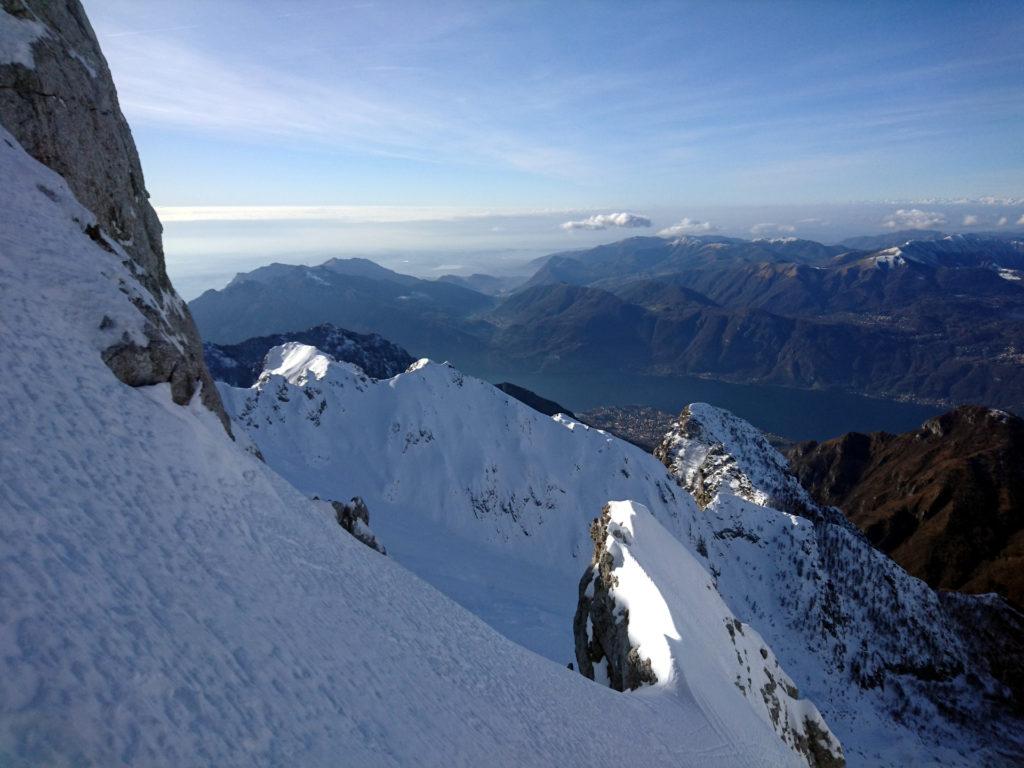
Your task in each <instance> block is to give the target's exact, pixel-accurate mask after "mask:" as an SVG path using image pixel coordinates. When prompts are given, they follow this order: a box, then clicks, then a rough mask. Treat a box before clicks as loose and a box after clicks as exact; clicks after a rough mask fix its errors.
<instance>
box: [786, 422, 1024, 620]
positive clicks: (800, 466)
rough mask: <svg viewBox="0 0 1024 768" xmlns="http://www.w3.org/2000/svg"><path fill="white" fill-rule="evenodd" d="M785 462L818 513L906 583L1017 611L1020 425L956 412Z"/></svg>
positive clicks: (1021, 546)
mask: <svg viewBox="0 0 1024 768" xmlns="http://www.w3.org/2000/svg"><path fill="white" fill-rule="evenodd" d="M788 458H789V461H790V467H791V468H792V470H793V472H794V474H795V475H796V476H797V478H798V479H799V480H800V482H801V483H802V484H803V485H804V487H805V488H807V490H808V491H809V492H810V493H811V495H812V496H814V498H815V499H816V500H817V501H818V502H819V503H821V504H827V505H832V506H836V507H839V508H840V509H842V510H843V512H844V513H845V514H846V516H847V517H848V518H849V519H850V520H851V521H852V522H853V523H855V524H856V525H857V526H858V527H859V528H860V529H861V530H862V531H863V532H864V534H865V535H866V536H867V538H868V539H869V540H870V541H871V543H872V544H874V545H875V546H876V547H878V548H879V549H881V550H882V551H883V552H886V553H887V554H889V555H890V556H891V557H892V558H893V559H894V560H896V562H898V563H899V564H900V565H902V566H903V567H904V568H905V569H906V570H907V571H908V572H910V573H911V574H913V575H915V576H917V577H918V578H920V579H923V580H924V581H926V582H928V584H930V585H931V586H933V587H936V588H939V589H953V590H960V591H964V592H968V593H983V592H996V593H998V594H1000V595H1002V596H1003V597H1005V598H1007V599H1008V600H1010V601H1011V602H1012V603H1014V604H1015V605H1017V606H1018V607H1020V606H1022V605H1024V569H1022V568H1021V567H1020V563H1021V562H1024V420H1021V419H1020V418H1017V417H1016V416H1013V415H1011V414H1008V413H1003V412H1000V411H993V410H991V409H988V408H981V407H978V406H963V407H960V408H957V409H955V410H953V411H950V412H949V413H946V414H944V415H942V416H939V417H936V418H934V419H929V420H928V421H927V422H925V423H924V424H923V425H922V426H921V427H920V428H919V429H916V430H914V431H912V432H907V433H905V434H901V435H891V434H887V433H884V432H876V433H872V434H870V435H864V434H858V433H855V432H851V433H849V434H846V435H843V436H841V437H837V438H835V439H832V440H826V441H825V442H822V443H815V442H810V443H801V444H799V445H797V446H794V447H793V448H792V449H791V450H789V451H788Z"/></svg>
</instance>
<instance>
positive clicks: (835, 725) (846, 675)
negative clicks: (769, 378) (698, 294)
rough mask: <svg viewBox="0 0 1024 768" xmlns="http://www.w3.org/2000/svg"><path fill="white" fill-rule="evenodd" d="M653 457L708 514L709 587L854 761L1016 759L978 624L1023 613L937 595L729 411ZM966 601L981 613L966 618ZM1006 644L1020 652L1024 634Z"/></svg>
mask: <svg viewBox="0 0 1024 768" xmlns="http://www.w3.org/2000/svg"><path fill="white" fill-rule="evenodd" d="M657 453H658V455H659V456H660V457H661V458H662V459H663V460H664V461H665V463H666V464H667V465H668V466H669V467H670V469H672V471H673V473H674V474H675V475H676V476H677V477H678V478H679V481H680V484H681V485H682V487H684V488H686V489H687V490H689V491H690V492H691V493H692V494H693V495H694V497H695V498H696V499H698V500H700V502H701V504H702V506H703V507H704V509H703V511H702V516H703V517H704V519H705V520H706V521H707V523H708V524H709V526H710V531H707V530H705V531H703V532H701V533H699V534H698V535H699V536H701V537H702V538H701V539H700V540H698V541H697V542H696V544H697V545H698V549H699V550H700V551H703V552H705V553H706V556H705V561H706V563H707V565H708V567H709V569H710V570H711V572H712V573H713V574H714V575H715V577H716V578H715V583H716V587H717V589H718V590H719V592H720V593H721V594H722V596H723V597H724V598H725V601H726V602H727V603H728V605H729V607H730V609H731V610H732V611H733V612H734V614H735V615H736V616H737V618H739V619H740V620H742V621H744V622H746V623H749V624H751V625H753V626H754V627H756V628H757V629H758V631H759V632H760V633H761V635H762V637H764V639H765V640H766V641H767V642H768V643H769V645H770V646H771V648H772V650H773V651H774V652H775V654H776V655H777V656H778V658H779V659H780V660H781V662H782V665H783V667H784V668H785V669H786V670H787V671H788V672H789V674H790V675H791V676H792V677H793V679H794V680H795V681H797V683H798V686H799V688H800V690H801V692H803V693H804V694H806V695H807V696H808V697H809V698H810V699H811V700H812V701H814V702H815V703H817V704H818V706H819V707H820V709H821V711H822V713H823V714H824V715H825V718H826V720H827V721H828V722H829V724H830V725H831V726H832V729H833V731H834V732H835V734H836V735H837V736H838V737H839V739H840V741H841V742H842V744H843V746H844V748H845V750H846V755H847V758H848V759H849V760H850V761H851V763H857V762H859V761H863V762H864V763H866V764H869V765H877V764H887V765H907V764H915V763H916V764H922V763H924V764H927V763H931V762H936V763H937V762H942V763H943V764H947V765H949V764H953V765H976V764H979V761H980V762H981V763H983V764H988V765H1004V764H1019V763H1020V762H1024V723H1022V721H1021V720H1020V719H1019V717H1018V716H1014V714H1013V713H1012V710H1013V708H1014V705H1013V704H1012V702H1011V698H1012V695H1013V694H1012V692H1011V691H1010V690H1008V688H1007V687H1006V685H1005V684H1004V682H1003V681H1001V680H1000V679H998V678H999V677H1005V676H1003V675H1001V673H999V669H998V668H999V666H1000V665H1001V664H1002V663H1004V661H1003V660H1002V659H999V658H997V656H1000V655H1003V654H1004V653H1005V651H1004V650H1003V649H998V648H996V647H995V646H991V647H990V646H987V645H986V644H985V643H984V642H982V641H981V640H980V638H981V637H982V635H983V632H979V631H978V630H979V629H981V624H983V623H984V621H986V620H987V621H989V622H993V623H999V622H1002V621H1004V620H1006V619H1008V621H1009V625H1008V626H1013V625H1014V624H1016V625H1017V626H1018V627H1019V626H1021V622H1020V618H1021V617H1020V616H1019V614H1015V612H1014V611H1012V609H1010V608H1009V607H1008V606H1006V604H1005V603H1003V602H1002V601H999V600H998V599H995V600H992V601H989V600H987V599H986V598H984V597H983V598H960V597H949V598H944V597H943V596H942V595H940V594H939V593H936V592H935V591H933V590H932V589H930V588H929V587H928V586H927V585H926V584H925V583H924V582H922V581H919V580H918V579H916V578H914V577H912V576H910V575H908V574H907V573H906V572H905V571H903V570H902V569H901V568H900V567H899V566H898V565H896V563H894V562H893V561H892V560H890V559H889V558H888V557H887V556H885V555H884V554H882V553H881V552H879V551H877V550H875V549H874V548H873V547H871V546H870V544H869V543H868V542H867V540H866V539H865V538H864V537H863V536H862V535H861V534H860V533H859V531H857V530H856V529H855V528H854V527H853V526H852V525H851V524H850V523H849V522H848V521H846V519H845V518H843V517H842V515H841V514H840V513H839V512H838V511H837V510H835V509H832V508H822V507H819V506H818V505H816V504H815V502H814V501H813V500H812V499H811V498H810V496H809V495H808V494H807V492H806V491H805V490H804V489H803V488H802V487H801V486H800V485H799V483H798V482H797V481H796V479H795V478H794V477H793V476H792V475H790V474H789V473H788V472H787V471H786V469H785V467H786V462H785V459H784V458H783V457H782V456H781V455H780V454H779V453H778V452H777V451H776V450H775V449H774V448H772V446H771V445H770V444H769V443H768V441H767V440H766V439H765V437H764V436H763V435H762V434H761V433H760V432H758V431H757V430H756V429H755V428H754V427H752V426H751V425H750V424H748V423H747V422H745V421H743V420H742V419H738V418H736V417H735V416H733V415H732V414H730V413H728V412H726V411H722V410H720V409H717V408H714V407H711V406H709V405H706V404H703V403H696V404H693V405H690V406H688V407H687V408H686V409H685V410H684V412H683V414H682V416H681V417H680V419H678V420H677V421H676V422H675V423H674V425H673V428H672V430H671V431H670V432H669V433H668V434H667V435H666V437H665V440H664V442H663V443H662V445H661V446H660V447H659V449H658V451H657ZM963 601H967V602H969V603H971V604H972V605H973V606H974V610H976V611H977V612H978V615H983V614H985V613H986V610H988V609H991V612H990V613H988V618H987V619H984V620H978V617H977V615H976V616H975V617H974V619H973V620H971V621H970V622H965V620H964V619H962V618H961V616H962V615H963V614H962V612H961V611H960V610H958V606H959V604H960V603H961V602H963ZM1004 617H1005V618H1004ZM1011 642H1015V643H1016V646H1017V648H1016V653H1018V655H1019V653H1020V650H1021V648H1020V645H1021V642H1022V641H1021V637H1020V636H1018V637H1017V638H1016V640H1015V641H1011ZM1018 695H1019V694H1018Z"/></svg>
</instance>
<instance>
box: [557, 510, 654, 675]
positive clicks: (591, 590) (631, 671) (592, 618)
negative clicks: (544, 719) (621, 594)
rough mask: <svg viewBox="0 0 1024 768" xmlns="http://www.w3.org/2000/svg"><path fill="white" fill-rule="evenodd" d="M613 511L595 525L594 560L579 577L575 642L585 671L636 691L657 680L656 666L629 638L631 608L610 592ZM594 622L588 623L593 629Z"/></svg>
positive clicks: (592, 529)
mask: <svg viewBox="0 0 1024 768" xmlns="http://www.w3.org/2000/svg"><path fill="white" fill-rule="evenodd" d="M608 519H609V509H608V507H607V506H605V508H604V510H603V511H602V512H601V516H600V517H599V518H597V519H596V520H594V523H593V525H591V526H590V537H591V538H592V539H593V540H594V558H593V560H592V561H591V563H590V567H589V568H587V570H586V572H585V573H584V574H583V578H582V579H580V596H579V603H578V604H577V606H576V616H575V618H574V619H573V622H572V631H573V638H574V640H575V646H576V663H577V664H578V665H579V671H580V674H582V675H584V676H586V677H589V678H590V679H591V680H594V679H596V678H597V677H598V675H599V673H598V672H597V670H596V669H595V667H596V666H597V667H602V672H601V673H600V676H601V677H603V676H604V675H607V677H608V687H609V688H613V689H615V690H616V691H632V690H635V689H637V688H639V687H640V686H642V685H650V684H652V683H656V682H658V678H657V676H656V675H655V674H654V672H653V671H652V670H651V660H650V659H644V658H641V657H640V654H639V653H638V651H637V649H636V647H634V646H633V645H632V644H631V643H630V641H629V611H628V610H623V609H622V608H621V607H620V606H619V605H618V604H617V603H616V602H615V600H614V599H613V598H612V597H611V595H609V593H608V592H609V590H610V589H611V588H612V587H614V586H615V584H616V578H615V575H614V574H613V573H612V571H613V570H614V568H615V562H614V560H613V557H612V554H611V553H610V552H609V551H608V550H607V549H606V548H605V546H604V542H605V541H606V540H607V538H608ZM588 623H589V627H588Z"/></svg>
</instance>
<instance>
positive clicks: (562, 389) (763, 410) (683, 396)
mask: <svg viewBox="0 0 1024 768" xmlns="http://www.w3.org/2000/svg"><path fill="white" fill-rule="evenodd" d="M485 378H486V379H487V380H488V381H492V382H494V383H499V382H502V381H509V382H512V383H513V384H518V385H519V386H521V387H526V388H527V389H530V390H532V391H534V392H536V393H537V394H538V395H540V396H541V397H546V398H548V399H550V400H555V401H556V402H558V403H559V404H560V405H563V406H565V407H566V408H569V409H571V410H573V411H575V412H577V413H579V412H581V411H586V410H589V409H590V408H594V407H596V406H599V405H648V406H651V407H654V408H659V409H661V410H663V411H668V412H670V413H678V412H679V411H680V410H682V408H683V407H684V406H685V405H687V404H689V403H694V402H704V403H710V404H711V405H715V406H718V407H721V408H725V409H726V410H729V411H732V412H733V413H735V414H736V415H737V416H740V417H742V418H744V419H746V420H747V421H749V422H750V423H751V424H753V425H755V426H756V427H758V428H760V429H761V430H763V431H765V432H773V433H775V434H777V435H781V436H782V437H786V438H789V439H791V440H823V439H826V438H830V437H836V436H837V435H841V434H843V433H844V432H874V431H886V432H906V431H908V430H911V429H914V428H915V427H918V426H920V425H921V423H922V422H923V421H925V420H926V419H928V418H930V417H932V416H935V415H936V414H939V413H942V412H944V411H945V410H947V409H945V408H941V407H936V406H929V405H919V404H916V403H904V402H897V401H893V400H879V399H876V398H870V397H862V396H860V395H853V394H849V393H846V392H839V391H834V390H800V389H789V388H785V387H769V386H759V385H751V384H728V383H725V382H720V381H709V380H707V379H698V378H693V377H689V376H643V375H627V374H621V373H620V374H611V373H597V374H592V373H587V374H581V373H508V374H488V375H487V376H486V377H485Z"/></svg>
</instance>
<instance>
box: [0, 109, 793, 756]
mask: <svg viewBox="0 0 1024 768" xmlns="http://www.w3.org/2000/svg"><path fill="white" fill-rule="evenodd" d="M0 179H3V183H2V184H0V306H2V307H3V315H2V322H0V367H2V369H3V370H4V371H5V375H4V376H2V377H0V402H2V403H3V408H0V765H5V766H7V765H11V766H19V767H20V766H41V765H83V766H93V765H95V766H120V765H146V766H182V765H218V766H231V765H239V766H242V765H244V766H252V765H288V766H294V765H302V766H317V765H324V766H336V765H339V764H349V765H360V766H375V765H444V766H458V765H465V766H477V765H482V764H488V765H516V766H522V765H537V766H540V765H581V766H582V765H586V766H593V765H608V766H621V765H624V764H647V765H665V766H670V765H671V766H678V765H696V764H698V763H699V764H700V765H717V766H733V765H749V766H754V765H762V764H771V765H789V764H793V763H795V762H796V759H795V753H793V752H792V751H790V750H788V749H787V748H786V747H785V745H784V744H783V743H782V742H781V741H780V740H778V739H777V738H776V737H775V734H774V733H772V732H771V730H770V729H768V728H766V727H764V726H763V723H762V722H761V721H760V720H759V719H756V718H755V717H753V716H752V717H751V719H750V720H749V721H748V722H747V725H748V726H749V727H748V728H745V729H744V730H743V731H742V732H741V733H732V732H730V731H727V730H726V729H724V728H723V727H722V724H721V723H719V722H714V721H711V720H709V719H708V718H707V717H706V716H705V714H704V713H703V711H702V710H701V709H700V708H699V706H698V705H697V704H696V703H695V701H693V700H690V701H686V700H683V699H679V698H677V699H674V700H670V699H667V698H666V699H665V701H659V702H654V701H652V700H650V699H645V698H643V697H636V696H623V695H620V694H616V693H615V692H612V691H609V690H606V689H603V688H601V687H600V686H596V685H594V684H592V683H591V682H589V681H587V680H585V679H583V678H582V677H580V676H579V675H577V674H575V673H573V672H570V671H569V670H567V669H565V668H564V666H563V665H558V664H553V663H551V662H548V661H546V660H544V659H542V658H540V657H538V656H536V655H534V654H532V653H530V652H529V651H526V650H524V649H523V648H521V647H520V646H518V645H516V644H514V643H512V642H510V641H509V640H507V639H505V638H503V637H501V636H500V635H499V634H498V633H496V632H494V631H493V630H492V629H490V628H489V627H488V626H487V625H485V624H484V623H483V622H481V621H480V620H478V619H477V618H475V617H474V616H472V615H471V614H469V613H468V612H466V611H464V610H463V609H461V608H459V607H458V606H457V605H455V604H454V603H453V602H451V601H450V600H448V599H447V598H445V597H443V596H442V595H441V594H439V593H438V592H436V591H435V590H433V589H432V588H430V587H429V586H427V585H426V584H424V583H423V582H422V581H420V580H419V579H417V578H415V577H414V576H412V575H411V574H410V573H408V572H407V571H406V570H404V569H403V568H402V567H401V566H400V565H398V564H397V563H396V562H395V561H394V560H392V559H391V558H388V557H384V556H382V555H380V554H378V553H377V552H374V551H372V550H371V549H369V548H368V547H365V546H363V545H362V544H361V543H359V542H357V541H356V540H355V539H353V538H352V537H350V536H348V535H347V534H346V533H345V532H344V531H342V529H341V528H340V527H339V526H338V525H337V524H336V522H335V521H334V519H333V511H332V510H331V508H330V507H329V505H327V504H325V503H313V502H311V501H309V500H308V499H307V498H306V497H304V496H302V495H301V494H300V493H298V492H297V491H296V490H295V489H294V488H292V487H291V486H289V485H288V484H287V483H286V482H284V481H283V480H282V479H281V478H280V477H279V476H277V475H276V474H274V473H273V472H272V471H271V470H270V469H269V468H268V467H267V466H266V465H265V464H264V463H262V462H260V461H259V460H257V459H256V458H255V457H254V456H253V455H252V454H251V453H248V452H246V451H245V450H244V449H243V448H242V447H241V446H240V445H239V444H237V443H234V442H232V441H231V439H230V438H229V437H228V435H227V434H226V433H225V431H224V430H223V429H222V427H221V425H220V423H219V422H218V421H217V418H216V415H215V414H213V413H212V412H211V411H209V410H207V409H206V408H203V407H201V406H199V405H198V395H197V397H196V400H194V401H193V403H192V404H191V405H189V406H186V407H179V406H177V405H173V404H172V399H171V393H170V387H169V385H167V384H160V385H155V386H153V387H143V388H131V387H129V386H127V385H125V384H124V383H122V382H120V381H119V380H118V379H117V378H115V376H114V374H113V373H112V372H111V370H110V369H109V368H108V367H107V366H106V365H105V364H104V362H103V360H102V356H101V352H102V350H103V349H106V348H107V345H108V342H109V337H110V335H111V334H116V335H117V336H118V337H120V335H121V334H128V336H129V337H132V336H133V335H134V334H137V333H139V332H140V330H141V325H142V323H143V316H142V314H140V312H139V311H138V309H137V308H136V306H135V304H134V303H133V302H136V303H138V302H147V301H148V300H149V297H148V296H147V292H146V290H145V289H144V288H143V287H142V286H141V285H140V284H139V283H138V282H137V281H136V280H135V278H134V277H133V274H132V272H131V270H130V269H128V268H127V267H126V266H125V264H124V262H125V261H126V260H127V257H126V254H124V252H123V251H122V250H121V249H120V247H119V246H118V245H117V244H116V243H113V244H111V243H107V245H106V246H105V247H101V246H100V245H99V244H98V243H97V242H96V241H95V240H94V239H92V238H90V237H89V236H87V235H86V234H85V231H84V230H85V228H86V226H87V225H88V224H90V223H91V222H92V221H93V217H92V215H91V214H90V213H89V212H87V211H85V210H84V209H83V208H81V207H80V206H79V205H78V204H77V203H76V202H75V201H74V200H73V198H72V196H71V194H70V192H69V190H68V188H67V186H66V185H65V184H64V183H63V181H62V180H61V179H60V178H59V177H58V176H56V175H55V174H54V173H52V172H50V171H49V170H47V169H45V168H44V167H43V166H41V165H39V164H38V163H37V162H35V161H34V160H32V159H31V158H29V157H28V156H27V155H26V154H25V153H24V152H23V151H22V150H21V149H20V148H19V147H18V145H17V142H15V141H14V140H13V138H12V137H11V136H10V135H9V134H7V133H6V131H3V130H2V129H0ZM417 434H418V433H417ZM477 437H478V438H479V437H480V436H479V435H477ZM357 438H358V436H357V435H355V436H352V437H351V439H353V440H355V439H357ZM414 438H415V435H414ZM403 439H404V438H403ZM422 439H425V438H422ZM410 444H412V443H410Z"/></svg>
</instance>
